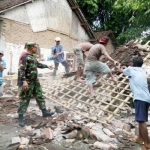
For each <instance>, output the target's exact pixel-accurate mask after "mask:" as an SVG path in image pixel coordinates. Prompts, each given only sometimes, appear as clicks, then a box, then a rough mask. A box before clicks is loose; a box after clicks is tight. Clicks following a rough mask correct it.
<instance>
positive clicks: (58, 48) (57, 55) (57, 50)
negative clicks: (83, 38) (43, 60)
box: [51, 37, 69, 79]
mask: <svg viewBox="0 0 150 150" xmlns="http://www.w3.org/2000/svg"><path fill="white" fill-rule="evenodd" d="M60 40H61V39H60V37H56V38H55V42H56V44H55V45H54V46H53V47H52V51H51V55H52V59H53V60H54V65H55V68H54V72H53V78H54V79H55V77H56V72H57V70H58V66H59V63H61V64H62V65H63V66H64V67H65V71H66V73H69V65H68V63H67V61H66V60H65V59H64V47H63V45H62V44H60Z"/></svg>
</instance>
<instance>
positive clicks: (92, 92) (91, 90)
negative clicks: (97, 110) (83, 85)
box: [88, 84, 94, 98]
mask: <svg viewBox="0 0 150 150" xmlns="http://www.w3.org/2000/svg"><path fill="white" fill-rule="evenodd" d="M88 87H89V91H90V97H91V98H92V97H93V96H94V90H93V84H88Z"/></svg>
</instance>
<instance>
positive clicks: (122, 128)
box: [0, 41, 150, 150]
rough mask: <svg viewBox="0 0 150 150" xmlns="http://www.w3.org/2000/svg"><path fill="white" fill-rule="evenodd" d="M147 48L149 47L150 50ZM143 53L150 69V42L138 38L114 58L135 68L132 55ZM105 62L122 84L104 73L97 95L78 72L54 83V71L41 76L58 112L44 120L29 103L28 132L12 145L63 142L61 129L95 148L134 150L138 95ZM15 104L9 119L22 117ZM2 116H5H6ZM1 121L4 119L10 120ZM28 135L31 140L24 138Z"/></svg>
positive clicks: (65, 136)
mask: <svg viewBox="0 0 150 150" xmlns="http://www.w3.org/2000/svg"><path fill="white" fill-rule="evenodd" d="M139 45H140V46H139ZM145 47H147V48H146V49H145ZM139 55H140V56H142V57H143V59H144V65H143V67H144V68H146V69H149V68H148V65H149V64H150V55H149V46H148V44H145V45H141V44H140V43H139V42H138V41H130V42H129V43H126V44H125V45H122V46H120V47H118V48H117V49H116V50H115V52H114V53H113V54H112V57H113V58H114V59H115V60H117V61H119V62H120V63H121V65H122V66H129V65H130V61H131V59H132V58H133V57H135V56H139ZM103 61H104V62H106V63H108V65H109V66H110V68H112V70H113V72H114V74H116V77H117V78H118V82H117V83H114V82H112V81H110V80H109V77H108V76H107V75H101V76H99V75H98V76H97V80H98V82H99V85H97V87H95V92H96V95H97V96H96V97H95V98H94V99H90V98H89V96H88V95H89V93H88V89H87V86H86V85H85V84H83V83H79V82H76V81H74V80H73V78H74V76H71V77H66V78H64V76H63V78H62V77H60V78H58V80H55V81H52V80H50V75H49V74H46V75H44V74H43V75H40V77H39V78H40V81H41V85H42V88H43V92H44V96H45V98H46V99H47V103H48V106H52V105H53V106H54V105H57V106H55V107H54V109H55V112H56V116H55V117H53V118H52V119H42V116H41V114H40V110H39V109H38V108H37V107H34V108H33V107H29V109H28V112H27V116H28V117H27V126H26V127H25V129H24V130H23V133H22V134H23V135H22V134H21V135H20V137H17V138H16V137H14V138H13V139H12V140H14V139H17V141H19V142H18V143H17V142H16V143H15V144H13V145H12V144H11V145H9V147H12V146H17V147H18V146H19V145H20V146H21V147H22V146H23V147H27V145H30V144H29V143H32V144H35V145H42V144H43V143H47V142H51V141H52V139H55V141H56V142H58V141H57V136H60V133H61V134H62V135H61V137H63V139H65V141H66V142H67V141H68V142H71V143H74V142H77V141H79V140H80V141H83V142H85V143H87V144H89V145H90V146H92V147H97V148H101V149H108V150H109V149H119V148H120V149H125V148H130V149H133V146H135V144H133V142H132V138H133V136H134V135H135V132H137V128H136V125H135V122H134V119H133V118H134V117H133V118H131V117H130V116H131V115H133V113H134V111H133V109H132V106H131V105H130V103H131V104H132V93H131V91H130V88H129V83H128V78H127V77H125V76H123V74H121V73H118V72H117V71H116V70H115V69H114V68H113V66H112V64H111V63H109V62H108V61H107V60H105V59H103ZM48 81H49V82H48ZM15 88H16V87H11V88H10V86H9V85H8V86H6V89H7V91H5V92H6V94H8V93H7V92H10V91H11V94H13V93H14V92H15ZM11 89H12V90H11ZM14 95H15V94H14ZM10 102H12V98H11V99H7V100H6V101H5V103H2V104H4V106H6V107H7V106H9V105H11V107H12V103H10ZM15 103H16V102H15V101H14V105H13V109H9V114H8V115H7V116H8V118H11V117H12V118H17V117H16V114H15V112H14V114H13V113H12V112H11V110H14V111H15V109H16V108H15ZM32 103H33V102H32ZM130 106H131V107H130ZM1 107H3V106H1ZM4 108H5V107H4ZM9 108H10V107H9ZM1 115H2V114H1ZM0 118H1V119H2V117H0ZM117 118H118V119H117ZM6 119H7V118H6ZM9 120H11V121H12V119H7V120H5V121H9ZM1 121H4V119H3V120H1ZM131 127H132V128H131ZM148 129H149V128H148ZM136 135H138V133H136ZM22 136H23V137H25V139H24V138H21V137H22ZM43 136H44V137H43ZM28 137H30V139H29V138H28ZM63 139H62V140H63ZM22 140H23V141H24V140H25V143H26V144H22V142H20V141H22ZM91 140H92V141H91ZM120 144H121V145H120ZM92 147H91V148H92Z"/></svg>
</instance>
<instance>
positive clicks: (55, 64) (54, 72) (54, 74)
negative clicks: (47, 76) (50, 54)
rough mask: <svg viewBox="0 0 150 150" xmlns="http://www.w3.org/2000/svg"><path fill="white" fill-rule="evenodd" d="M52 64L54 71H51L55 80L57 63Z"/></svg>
mask: <svg viewBox="0 0 150 150" xmlns="http://www.w3.org/2000/svg"><path fill="white" fill-rule="evenodd" d="M54 66H55V68H54V71H53V79H54V80H55V78H56V74H57V70H58V66H59V63H56V62H54Z"/></svg>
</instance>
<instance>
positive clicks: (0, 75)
mask: <svg viewBox="0 0 150 150" xmlns="http://www.w3.org/2000/svg"><path fill="white" fill-rule="evenodd" d="M3 56H4V52H3V51H2V50H0V96H3V70H4V69H6V62H5V61H4V60H3V59H2V57H3Z"/></svg>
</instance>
